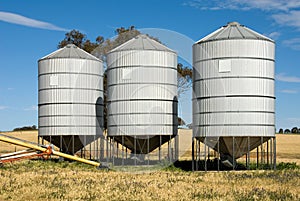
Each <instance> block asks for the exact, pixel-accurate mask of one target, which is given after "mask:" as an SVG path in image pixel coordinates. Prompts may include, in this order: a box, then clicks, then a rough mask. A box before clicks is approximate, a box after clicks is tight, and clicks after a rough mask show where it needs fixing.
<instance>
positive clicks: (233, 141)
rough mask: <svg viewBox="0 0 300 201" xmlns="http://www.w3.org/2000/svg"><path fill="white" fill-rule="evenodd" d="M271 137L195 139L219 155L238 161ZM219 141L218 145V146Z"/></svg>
mask: <svg viewBox="0 0 300 201" xmlns="http://www.w3.org/2000/svg"><path fill="white" fill-rule="evenodd" d="M270 138H271V137H200V138H197V139H198V140H200V141H201V142H202V143H204V144H206V145H207V146H209V147H210V148H212V149H213V150H215V151H217V152H219V153H220V154H221V155H227V156H228V155H229V156H231V157H232V158H235V159H238V158H240V157H242V156H243V155H245V154H247V153H248V152H250V151H251V150H253V149H255V148H256V147H258V146H260V145H261V144H263V143H264V142H266V141H268V140H269V139H270ZM218 140H219V144H218Z"/></svg>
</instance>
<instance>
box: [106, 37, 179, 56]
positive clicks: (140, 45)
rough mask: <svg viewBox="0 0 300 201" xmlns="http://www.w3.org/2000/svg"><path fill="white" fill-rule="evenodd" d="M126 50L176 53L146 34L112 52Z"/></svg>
mask: <svg viewBox="0 0 300 201" xmlns="http://www.w3.org/2000/svg"><path fill="white" fill-rule="evenodd" d="M126 50H157V51H168V52H174V51H173V50H171V49H169V48H167V47H166V46H164V45H162V44H161V43H159V42H157V41H155V40H153V39H151V38H149V37H148V36H147V35H144V34H140V35H138V36H136V37H134V38H132V39H131V40H129V41H127V42H125V43H124V44H122V45H120V46H118V47H116V48H115V49H113V50H111V51H110V52H116V51H126Z"/></svg>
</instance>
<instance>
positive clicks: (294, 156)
mask: <svg viewBox="0 0 300 201" xmlns="http://www.w3.org/2000/svg"><path fill="white" fill-rule="evenodd" d="M185 132H187V133H185ZM6 134H9V133H6ZM11 135H14V136H16V137H21V138H23V139H26V140H29V141H36V139H37V138H36V135H37V133H36V132H35V133H34V132H33V133H32V132H31V133H30V132H28V133H27V132H26V133H22V134H21V133H13V134H11ZM180 135H181V136H180V137H183V138H184V139H186V141H187V142H186V143H188V139H190V138H189V137H190V136H188V135H190V132H188V131H184V132H183V133H182V131H181V134H180ZM299 143H300V135H299V136H298V135H277V156H278V158H277V159H278V161H279V162H280V161H283V162H297V163H298V165H299V161H300V159H299V155H300V153H299V152H300V148H299ZM181 146H183V145H181ZM186 146H187V145H186ZM15 149H19V148H18V147H15V146H12V145H8V144H3V143H0V150H1V151H0V153H1V152H2V153H3V152H8V151H14V150H15ZM20 149H21V148H20ZM299 178H300V170H299V169H285V170H277V171H267V170H256V171H235V172H234V171H229V172H207V173H205V172H184V171H181V170H179V169H176V168H169V169H164V170H160V171H156V172H142V173H125V172H116V171H112V170H110V171H107V170H97V169H95V168H94V167H90V166H86V165H82V164H77V163H68V162H61V163H60V162H57V163H55V162H52V161H45V162H42V161H22V162H18V163H13V164H5V166H3V167H1V168H0V200H300V196H299V195H300V179H299Z"/></svg>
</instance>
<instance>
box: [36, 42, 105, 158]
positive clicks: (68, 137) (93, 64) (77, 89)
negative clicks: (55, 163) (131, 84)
mask: <svg viewBox="0 0 300 201" xmlns="http://www.w3.org/2000/svg"><path fill="white" fill-rule="evenodd" d="M38 71H39V72H38V80H39V81H38V85H39V88H38V90H39V91H38V97H39V107H38V109H39V110H38V115H39V137H40V138H42V139H43V140H44V139H45V140H47V141H48V142H51V143H52V144H54V145H56V146H57V147H59V148H60V149H61V150H62V151H64V152H68V153H72V154H74V153H76V152H77V151H78V150H80V149H81V148H83V147H84V146H85V145H87V144H89V143H91V142H92V141H94V140H96V139H97V138H99V136H100V135H102V127H103V64H102V61H101V60H99V59H98V58H96V57H94V56H92V55H91V54H89V53H87V52H85V51H84V50H82V49H80V48H78V47H77V46H75V45H73V44H69V45H67V46H65V47H64V48H61V49H59V50H57V51H55V52H53V53H51V54H49V55H47V56H45V57H43V58H42V59H40V60H39V61H38Z"/></svg>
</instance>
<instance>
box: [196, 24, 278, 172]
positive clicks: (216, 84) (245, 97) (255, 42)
mask: <svg viewBox="0 0 300 201" xmlns="http://www.w3.org/2000/svg"><path fill="white" fill-rule="evenodd" d="M274 56H275V43H274V41H273V40H271V39H269V38H267V37H265V36H263V35H261V34H259V33H257V32H255V31H253V30H251V29H249V28H247V27H245V26H243V25H240V24H239V23H237V22H231V23H228V24H227V25H226V26H223V27H221V28H220V29H218V30H216V31H215V32H213V33H211V34H209V35H208V36H206V37H204V38H203V39H201V40H199V41H198V42H196V43H195V44H194V45H193V91H194V97H193V138H194V139H196V140H194V141H193V142H194V145H193V149H194V150H193V161H194V159H195V158H196V160H199V159H200V157H201V156H203V155H204V156H205V169H206V168H207V164H206V162H207V158H206V156H209V154H210V153H209V151H208V150H209V149H210V148H211V149H213V150H215V151H217V153H218V156H217V157H220V159H221V161H222V162H223V164H225V165H228V166H233V168H234V167H235V165H236V159H238V158H240V157H242V156H245V158H246V164H247V165H249V162H250V154H251V153H250V152H251V150H253V149H255V148H257V147H259V146H260V149H258V148H257V162H267V163H269V164H273V165H274V167H275V158H276V157H275V156H276V154H275V150H276V149H275V148H276V141H275V94H274V82H275V81H274V63H275V60H274ZM200 142H202V143H204V144H205V148H204V153H201V154H200V148H199V146H200ZM195 143H196V144H195ZM207 147H208V150H207ZM195 151H196V154H195ZM202 151H203V150H202ZM259 153H260V156H261V161H259V160H258V154H259ZM218 161H219V160H218ZM197 164H198V163H196V165H197ZM218 164H219V162H218Z"/></svg>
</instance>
